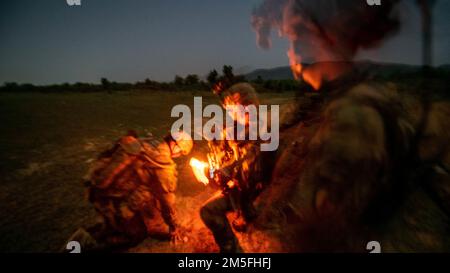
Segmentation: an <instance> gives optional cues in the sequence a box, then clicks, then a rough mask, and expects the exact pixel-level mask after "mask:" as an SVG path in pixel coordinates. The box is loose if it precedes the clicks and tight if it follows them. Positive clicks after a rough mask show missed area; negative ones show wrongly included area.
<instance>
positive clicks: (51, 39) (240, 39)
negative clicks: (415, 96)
mask: <svg viewBox="0 0 450 273" xmlns="http://www.w3.org/2000/svg"><path fill="white" fill-rule="evenodd" d="M261 2H262V1H259V0H252V1H237V0H233V1H226V2H224V1H206V0H195V1H193V2H190V3H185V2H179V1H174V0H168V1H162V0H158V1H151V2H148V1H143V0H136V1H134V2H132V3H130V2H126V1H120V0H117V1H105V0H99V1H92V0H83V1H82V5H81V6H79V7H70V6H68V5H67V4H66V1H65V0H58V1H46V2H41V1H39V2H36V1H32V0H18V1H10V2H6V3H5V2H2V3H0V13H1V16H0V35H1V37H2V40H3V41H2V43H1V44H0V58H1V59H2V62H1V63H0V83H3V84H4V83H6V82H16V83H19V84H26V83H29V84H33V85H50V84H63V83H77V82H83V83H98V82H99V81H100V79H101V78H107V79H108V80H110V81H114V82H137V81H143V80H145V79H146V78H149V79H150V80H154V81H159V82H171V81H173V79H174V77H175V75H180V76H182V77H185V76H186V75H188V74H197V75H198V76H199V77H200V78H204V77H205V75H207V73H208V72H209V71H211V70H213V69H216V70H217V71H220V70H221V68H222V66H223V65H225V64H227V65H231V66H233V67H234V72H235V74H247V73H249V72H252V71H255V70H257V69H273V68H277V67H285V66H288V65H289V60H288V57H287V55H286V51H287V49H288V41H287V40H286V39H283V38H277V37H276V36H277V35H276V33H272V38H273V39H272V40H273V44H272V48H271V49H270V50H263V49H261V48H259V47H258V46H257V44H256V35H255V31H254V30H253V29H252V27H251V22H250V21H251V13H252V10H253V9H254V8H255V7H256V6H257V5H259V4H260V3H261ZM448 11H450V1H443V0H439V1H437V3H436V5H435V6H434V34H435V35H434V51H433V55H434V64H435V66H436V67H438V66H440V65H444V64H449V63H450V54H448V52H447V49H448V47H449V45H450V28H449V25H450V24H449V22H450V18H448V16H447V12H448ZM401 19H402V28H401V30H400V31H399V32H398V33H397V34H396V35H395V36H393V37H391V38H389V39H388V40H386V41H385V42H384V43H383V44H382V45H381V47H379V48H375V49H370V50H365V51H362V52H359V54H357V56H356V58H355V61H359V60H366V59H367V60H370V61H372V62H381V63H396V64H406V65H420V63H421V55H420V54H421V39H420V38H421V32H420V31H417V30H418V29H419V30H420V16H419V11H418V9H417V7H416V6H415V4H413V2H412V1H404V2H403V5H402V10H401ZM368 31H370V30H368ZM399 48H400V49H401V50H399Z"/></svg>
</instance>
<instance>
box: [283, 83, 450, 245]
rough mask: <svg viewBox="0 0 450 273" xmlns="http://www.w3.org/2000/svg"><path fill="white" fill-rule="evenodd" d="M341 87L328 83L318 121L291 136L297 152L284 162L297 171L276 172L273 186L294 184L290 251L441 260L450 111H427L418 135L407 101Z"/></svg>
mask: <svg viewBox="0 0 450 273" xmlns="http://www.w3.org/2000/svg"><path fill="white" fill-rule="evenodd" d="M350 83H351V85H350V86H349V85H348V84H346V81H345V79H343V80H342V81H336V82H334V83H331V84H330V86H328V87H331V89H329V90H332V92H330V93H328V94H326V95H327V98H331V99H330V100H329V101H328V102H326V103H325V104H324V108H322V109H323V111H322V114H321V117H320V119H319V120H317V122H313V124H308V122H306V121H303V122H301V123H300V124H298V125H296V126H297V127H298V130H297V129H295V128H293V129H292V130H293V131H294V132H296V133H295V136H291V139H295V140H296V141H297V144H296V145H291V146H288V147H287V148H286V149H285V151H284V153H285V154H286V155H288V157H289V156H290V157H293V155H296V154H298V155H299V158H298V161H297V162H298V164H297V165H298V168H295V169H292V168H291V163H290V162H292V161H291V160H280V161H279V162H278V167H277V169H278V170H277V175H275V178H274V179H277V180H280V181H284V180H287V181H289V180H291V179H292V177H295V175H294V174H293V173H297V176H296V177H298V180H296V181H295V182H296V184H295V185H294V187H293V188H292V187H291V188H290V191H291V192H290V193H287V194H286V195H285V197H284V198H286V200H289V206H290V207H291V208H292V211H293V212H294V213H293V214H295V216H296V217H297V220H296V221H297V222H295V223H296V225H295V226H293V227H294V230H295V235H296V240H295V242H296V245H298V248H297V249H294V251H299V250H300V251H366V249H365V246H366V244H367V242H369V241H371V240H377V241H379V242H380V243H381V246H382V249H383V251H443V250H445V251H448V249H449V248H450V241H449V239H448V238H449V236H448V234H449V233H448V230H450V229H449V224H448V223H449V219H450V218H449V206H448V201H446V200H448V197H449V196H450V195H449V192H450V190H449V189H450V179H449V176H448V169H447V171H445V168H446V167H445V166H448V164H449V162H448V160H449V156H448V154H449V143H450V141H449V139H450V137H449V134H448V130H447V131H445V130H443V128H448V121H449V120H450V119H449V118H450V111H449V109H450V108H449V106H450V105H449V104H448V103H447V104H446V106H444V105H445V103H442V102H440V103H431V107H430V109H431V111H430V112H429V113H428V118H426V116H425V119H426V120H428V121H427V122H426V125H425V126H424V127H423V128H420V127H421V126H420V124H421V119H422V118H423V117H424V110H423V107H422V106H421V103H420V102H419V101H418V100H416V99H414V98H413V99H412V97H413V96H410V95H403V96H402V95H401V94H399V93H397V92H396V90H395V88H394V87H393V86H389V85H380V84H377V83H371V82H361V83H359V84H354V82H353V81H350ZM326 87H327V86H326ZM326 91H327V89H325V88H324V90H322V92H326ZM310 127H314V129H313V130H309V128H310ZM421 130H423V132H422V133H421V132H420V131H421ZM300 140H303V141H302V142H301V143H300V142H299V141H300ZM281 161H285V162H281ZM438 166H440V170H441V172H440V174H438V173H436V172H435V169H436V167H438ZM445 172H447V175H444V174H443V173H445ZM285 185H287V184H286V183H285ZM294 188H295V190H294ZM284 204H286V202H284Z"/></svg>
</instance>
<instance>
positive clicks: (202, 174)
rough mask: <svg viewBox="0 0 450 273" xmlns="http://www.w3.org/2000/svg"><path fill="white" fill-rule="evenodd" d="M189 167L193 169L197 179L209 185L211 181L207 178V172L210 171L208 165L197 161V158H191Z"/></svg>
mask: <svg viewBox="0 0 450 273" xmlns="http://www.w3.org/2000/svg"><path fill="white" fill-rule="evenodd" d="M189 165H190V166H191V168H192V171H193V172H194V175H195V178H196V179H197V180H198V181H199V182H201V183H203V184H205V185H208V183H209V179H208V177H206V172H207V170H208V167H209V165H208V163H206V162H203V161H200V160H198V159H196V158H195V157H193V158H191V160H190V161H189Z"/></svg>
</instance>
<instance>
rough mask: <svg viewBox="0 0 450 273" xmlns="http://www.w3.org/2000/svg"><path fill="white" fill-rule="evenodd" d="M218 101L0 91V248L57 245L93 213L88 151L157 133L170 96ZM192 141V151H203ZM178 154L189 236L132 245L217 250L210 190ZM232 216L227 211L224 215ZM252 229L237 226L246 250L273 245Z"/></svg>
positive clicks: (271, 97) (283, 98)
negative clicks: (86, 180) (207, 212)
mask: <svg viewBox="0 0 450 273" xmlns="http://www.w3.org/2000/svg"><path fill="white" fill-rule="evenodd" d="M194 96H203V104H204V105H205V104H206V103H217V101H216V98H215V97H213V96H212V95H211V94H209V93H200V92H151V93H148V92H147V93H144V92H117V93H113V94H107V93H84V94H81V93H63V94H54V93H53V94H33V93H23V94H0V121H1V126H2V127H1V128H2V130H1V134H0V208H1V209H0V252H55V251H59V250H60V249H61V248H62V247H63V244H64V242H65V241H66V240H67V239H68V238H69V236H70V235H71V234H72V233H73V232H74V231H75V230H77V228H78V227H80V226H83V225H89V224H91V223H93V221H94V220H95V212H94V210H93V208H92V206H91V205H90V204H89V203H88V202H87V201H86V199H85V195H84V194H85V193H84V188H83V185H82V182H83V181H82V177H83V175H84V174H85V172H86V170H87V168H88V166H89V164H90V163H91V162H92V160H93V158H94V157H95V156H96V155H97V154H98V153H99V152H100V151H102V150H104V149H105V148H106V147H108V146H109V145H110V144H111V143H112V141H114V140H115V139H117V138H118V137H120V136H121V135H122V134H124V133H125V132H126V131H127V130H128V129H134V130H136V131H137V132H138V133H140V134H141V135H145V134H147V133H152V134H153V135H154V136H155V137H161V136H163V135H164V134H165V133H167V132H168V131H169V129H170V126H171V124H172V122H173V121H174V120H175V119H173V118H171V117H170V110H171V108H172V107H173V106H174V105H176V104H187V105H192V104H193V97H194ZM293 96H294V95H293V94H292V93H284V94H263V95H262V100H263V103H265V104H283V103H285V102H288V101H290V100H292V98H293ZM205 151H206V150H205V143H203V142H199V143H196V148H195V150H194V152H193V154H192V155H191V156H195V155H201V154H202V153H204V152H205ZM189 158H190V156H189V157H188V158H184V159H180V160H178V161H177V163H178V165H179V183H178V190H177V196H178V199H177V207H178V214H179V216H180V218H181V219H180V220H181V222H182V224H183V225H184V226H185V227H187V228H188V229H189V230H190V232H189V235H188V237H189V241H188V242H187V243H184V244H179V245H177V246H173V245H170V244H169V242H167V241H164V240H160V239H157V238H151V237H150V238H148V239H147V240H145V241H144V242H142V243H141V244H140V245H138V246H136V247H134V248H131V249H130V250H129V251H131V252H211V251H217V250H218V249H217V247H216V246H215V244H214V241H213V238H212V235H211V233H210V232H209V231H208V230H207V229H206V227H205V226H204V225H203V224H202V222H201V220H200V217H199V213H198V212H199V208H200V207H201V205H202V204H203V203H204V202H205V201H206V200H207V199H208V198H210V197H211V196H212V195H213V194H214V192H213V190H212V189H210V188H208V187H205V186H204V185H203V184H200V183H198V182H196V181H195V179H194V177H193V175H192V172H191V170H190V167H189V166H188V164H187V160H188V159H189ZM230 217H231V215H230ZM264 236H265V235H264V234H261V233H260V232H259V231H258V230H253V232H251V233H249V234H240V235H239V240H240V242H241V244H242V246H243V248H244V250H245V251H251V252H259V251H268V250H271V249H272V250H276V246H271V245H269V244H268V241H269V240H266V239H267V238H265V237H264Z"/></svg>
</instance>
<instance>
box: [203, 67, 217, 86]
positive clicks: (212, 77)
mask: <svg viewBox="0 0 450 273" xmlns="http://www.w3.org/2000/svg"><path fill="white" fill-rule="evenodd" d="M218 76H219V73H217V70H215V69H213V70H211V71H210V72H209V74H208V76H207V77H206V80H207V81H208V83H209V84H210V85H211V86H212V85H214V84H215V83H216V82H217V78H218Z"/></svg>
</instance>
